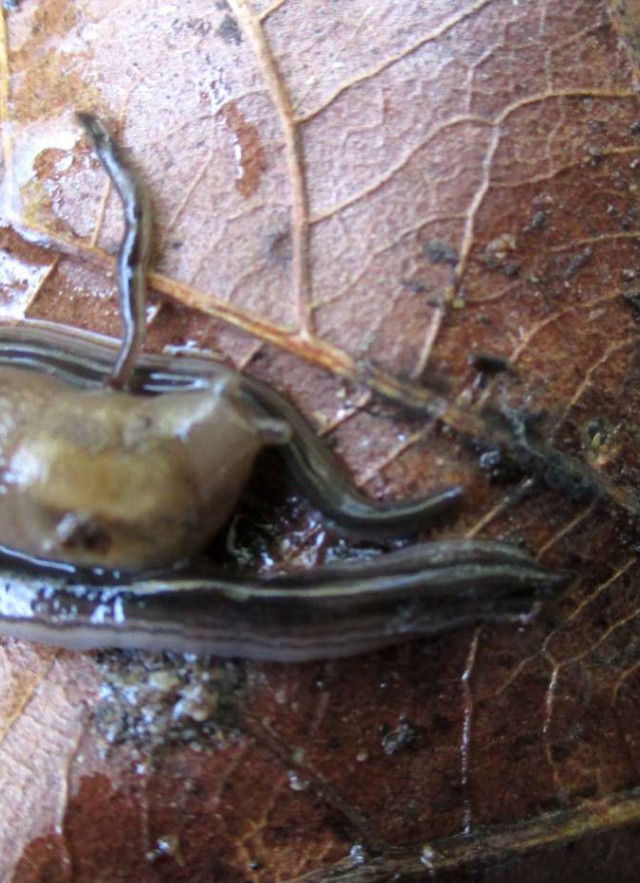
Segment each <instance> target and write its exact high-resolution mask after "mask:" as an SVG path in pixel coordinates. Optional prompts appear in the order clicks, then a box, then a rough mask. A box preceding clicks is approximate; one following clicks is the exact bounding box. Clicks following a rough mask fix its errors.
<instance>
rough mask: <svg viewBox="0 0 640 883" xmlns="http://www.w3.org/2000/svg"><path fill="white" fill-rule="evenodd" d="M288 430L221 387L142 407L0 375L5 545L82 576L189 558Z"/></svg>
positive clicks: (43, 378) (135, 401)
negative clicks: (93, 570) (81, 570)
mask: <svg viewBox="0 0 640 883" xmlns="http://www.w3.org/2000/svg"><path fill="white" fill-rule="evenodd" d="M288 436H289V430H288V427H287V425H286V424H285V423H283V422H282V421H276V420H271V419H269V418H261V417H259V416H257V415H255V414H253V413H252V412H251V411H250V410H249V408H247V407H243V406H242V402H241V401H239V400H238V394H237V390H234V388H233V384H232V383H231V382H230V381H228V380H226V379H224V378H220V379H218V381H217V382H216V383H214V384H212V385H211V386H210V387H209V388H208V389H205V390H201V391H195V390H194V391H188V392H182V393H177V392H176V393H168V394H166V395H164V396H158V397H154V398H141V397H135V396H132V395H125V394H123V393H117V392H105V391H91V390H82V389H76V388H74V387H72V386H70V385H69V384H67V383H66V382H65V381H62V380H59V379H58V378H56V377H52V376H48V375H44V374H37V373H31V372H29V373H27V372H25V371H24V370H21V369H19V368H7V367H5V368H4V369H3V370H2V373H1V374H0V449H1V450H2V451H3V455H4V456H3V465H2V466H1V467H0V495H1V500H2V505H1V506H0V542H1V543H2V544H3V545H4V546H8V547H11V548H14V549H17V550H20V551H21V552H24V553H26V554H28V555H32V556H34V557H38V558H47V559H51V560H53V561H68V562H71V563H73V564H75V565H78V566H80V567H106V568H111V569H125V570H140V569H143V568H148V567H157V566H162V565H168V564H171V563H173V562H175V561H179V560H180V559H183V558H187V557H190V556H192V555H193V554H194V553H195V552H198V551H200V549H201V548H202V547H203V546H204V545H205V544H206V543H207V541H208V540H210V539H211V537H212V536H213V535H214V534H215V533H216V532H217V531H218V530H219V529H220V528H221V527H222V525H223V524H224V523H225V522H226V521H227V519H228V518H229V516H230V514H231V512H232V510H233V508H234V507H235V504H236V502H237V500H238V497H239V496H240V494H241V492H242V490H243V488H244V485H245V483H246V481H247V478H248V477H249V474H250V472H251V468H252V466H253V462H254V460H255V457H256V455H257V454H258V452H259V451H260V449H261V448H262V446H263V445H264V444H265V443H268V442H274V443H278V442H280V443H284V442H286V441H287V440H288Z"/></svg>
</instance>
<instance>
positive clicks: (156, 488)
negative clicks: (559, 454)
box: [0, 114, 566, 661]
mask: <svg viewBox="0 0 640 883" xmlns="http://www.w3.org/2000/svg"><path fill="white" fill-rule="evenodd" d="M78 117H79V120H80V122H81V123H82V124H83V126H84V127H85V129H86V131H87V132H88V133H89V135H90V136H91V137H92V139H93V142H94V146H95V149H96V153H97V154H98V156H99V158H100V160H101V162H102V164H103V165H104V167H105V169H106V171H107V172H108V174H109V175H110V177H111V179H112V181H113V182H114V184H115V186H116V188H117V190H118V193H119V195H120V197H121V199H122V201H123V205H124V209H125V222H126V223H125V234H124V237H123V241H122V245H121V248H120V252H119V256H118V285H119V289H120V297H121V310H122V316H123V326H124V333H123V339H122V343H121V345H120V348H119V350H118V351H117V350H116V349H115V348H114V346H113V343H112V342H110V341H107V340H105V339H104V338H100V337H98V336H96V335H91V334H88V333H86V332H80V331H77V330H73V329H68V328H67V329H63V328H60V327H59V326H52V325H48V324H47V323H27V324H26V325H25V326H23V327H17V328H15V327H7V328H4V329H3V328H0V565H1V567H2V570H1V572H0V633H3V634H9V635H15V636H17V637H22V638H27V639H33V640H40V641H45V642H49V643H53V644H57V645H61V646H67V647H75V648H81V649H84V648H90V647H103V646H115V647H127V648H148V649H154V650H165V649H170V650H178V651H190V652H215V653H219V654H223V655H234V656H246V657H252V658H265V659H276V660H281V661H300V660H307V659H319V658H326V657H334V656H348V655H352V654H355V653H360V652H363V651H365V650H369V649H373V648H376V647H381V646H385V645H387V644H390V643H395V642H397V641H400V640H404V639H405V638H407V637H410V636H414V635H424V634H432V633H434V632H439V631H442V630H444V629H449V628H452V627H455V626H458V625H460V624H463V623H467V622H470V621H474V620H478V619H491V620H502V621H513V620H514V618H515V619H517V620H519V621H522V620H526V619H527V618H528V617H529V615H530V613H531V611H532V610H534V609H535V607H536V598H537V597H538V596H539V595H540V594H541V593H542V594H543V595H544V594H548V592H549V591H550V590H555V589H557V587H559V586H560V585H563V584H564V582H565V581H566V577H565V575H564V574H558V573H553V572H551V571H549V570H548V569H546V568H544V567H542V566H541V565H539V564H537V563H536V562H535V561H534V560H533V559H532V558H531V557H530V556H529V555H528V554H526V553H525V552H523V551H521V550H519V549H517V548H515V547H513V546H509V545H507V544H504V543H496V542H491V541H482V540H477V541H469V540H453V541H445V542H440V543H437V542H436V543H422V544H418V545H415V546H411V547H408V548H406V549H403V550H401V551H399V552H395V553H391V554H388V555H382V556H380V557H377V558H374V559H372V560H368V561H358V562H353V563H347V564H342V565H332V566H328V567H324V568H320V569H318V570H316V571H314V572H312V573H307V574H295V575H291V576H276V577H272V578H270V579H269V578H253V579H246V578H243V579H240V578H233V577H229V576H226V575H221V574H220V573H218V572H215V571H214V570H213V569H212V568H211V566H210V565H208V564H206V563H203V561H202V559H200V558H199V557H198V553H199V552H200V551H201V550H202V548H203V547H204V546H205V545H206V543H207V542H208V541H209V540H210V539H211V537H212V536H213V534H214V533H215V532H216V531H217V530H219V529H220V527H221V526H222V525H223V524H224V523H225V522H226V521H227V519H228V517H229V515H230V513H231V512H232V510H233V508H234V506H235V504H236V502H237V500H238V497H239V495H240V494H241V492H242V489H243V487H244V485H245V482H246V480H247V478H248V475H249V473H250V471H251V468H252V466H253V462H254V460H255V457H256V455H257V454H258V452H259V451H260V449H261V448H262V447H263V446H264V445H265V444H275V445H277V446H279V449H280V451H281V452H282V455H283V457H284V459H285V462H286V463H287V465H288V466H289V469H290V471H291V474H292V476H293V478H294V479H295V480H296V481H297V483H298V485H299V486H300V488H301V489H302V490H303V492H304V493H305V494H307V495H308V497H309V498H310V500H311V501H312V502H313V503H314V505H316V506H317V507H318V508H319V509H321V510H322V511H323V512H324V513H326V514H327V516H328V517H329V518H330V519H332V520H333V521H334V522H336V523H337V524H339V525H342V526H343V527H345V528H347V529H348V530H351V531H354V532H356V533H358V534H368V535H370V536H373V537H374V538H379V537H388V536H395V535H402V534H407V533H412V532H415V531H417V530H419V529H420V528H421V527H422V526H423V525H424V523H425V521H426V520H427V519H429V518H433V517H435V516H438V515H440V514H441V513H442V512H443V511H446V510H448V509H449V508H450V507H451V506H452V505H454V504H455V503H456V502H457V501H458V499H459V497H460V495H461V489H460V488H459V487H450V488H445V489H444V490H443V491H441V492H439V493H436V494H434V495H432V496H430V497H426V498H422V499H419V500H415V501H411V502H408V503H399V504H385V503H377V502H374V501H370V500H368V499H366V498H365V497H364V496H363V495H362V494H361V493H360V492H359V490H358V489H357V488H356V487H355V486H354V485H353V483H352V482H351V481H350V479H349V478H348V476H347V475H346V474H345V472H344V470H343V469H342V468H341V466H340V464H339V463H338V461H337V460H336V458H335V457H334V455H333V454H332V453H331V451H330V450H329V449H328V448H326V446H324V445H323V444H322V443H321V442H320V441H319V440H318V439H317V438H316V436H315V434H314V433H313V431H312V430H311V428H310V427H309V426H308V424H307V423H306V421H305V420H304V418H303V417H302V416H301V415H300V414H299V413H298V412H297V411H296V410H295V408H294V407H293V406H292V405H291V404H290V403H289V402H288V401H287V400H286V399H285V398H284V397H282V396H280V395H279V394H278V393H276V392H275V391H273V390H272V389H270V388H269V387H267V386H265V385H264V384H261V383H260V382H258V381H255V380H252V379H250V378H247V377H244V376H242V375H238V374H237V373H235V372H233V371H232V370H230V369H228V368H225V367H223V366H220V365H219V364H218V363H215V362H213V361H210V360H205V359H171V358H169V357H166V356H151V355H144V354H141V352H140V349H141V345H142V341H143V339H144V304H145V297H146V289H145V282H144V276H145V268H146V262H147V259H148V254H149V236H150V223H149V218H148V207H147V202H146V196H144V190H143V188H142V187H141V186H140V185H139V183H138V181H137V179H136V177H135V175H133V173H132V172H131V170H130V169H129V168H128V167H127V165H126V163H124V161H123V159H122V157H121V155H120V153H119V151H118V149H117V147H116V145H115V144H114V142H113V140H112V138H111V137H110V135H109V134H108V132H107V131H106V130H105V128H104V127H103V126H102V124H101V123H100V121H99V120H97V119H96V118H95V117H94V116H92V115H91V114H79V115H78ZM114 364H115V367H113V366H114ZM119 389H123V390H126V392H119V391H116V390H119Z"/></svg>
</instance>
